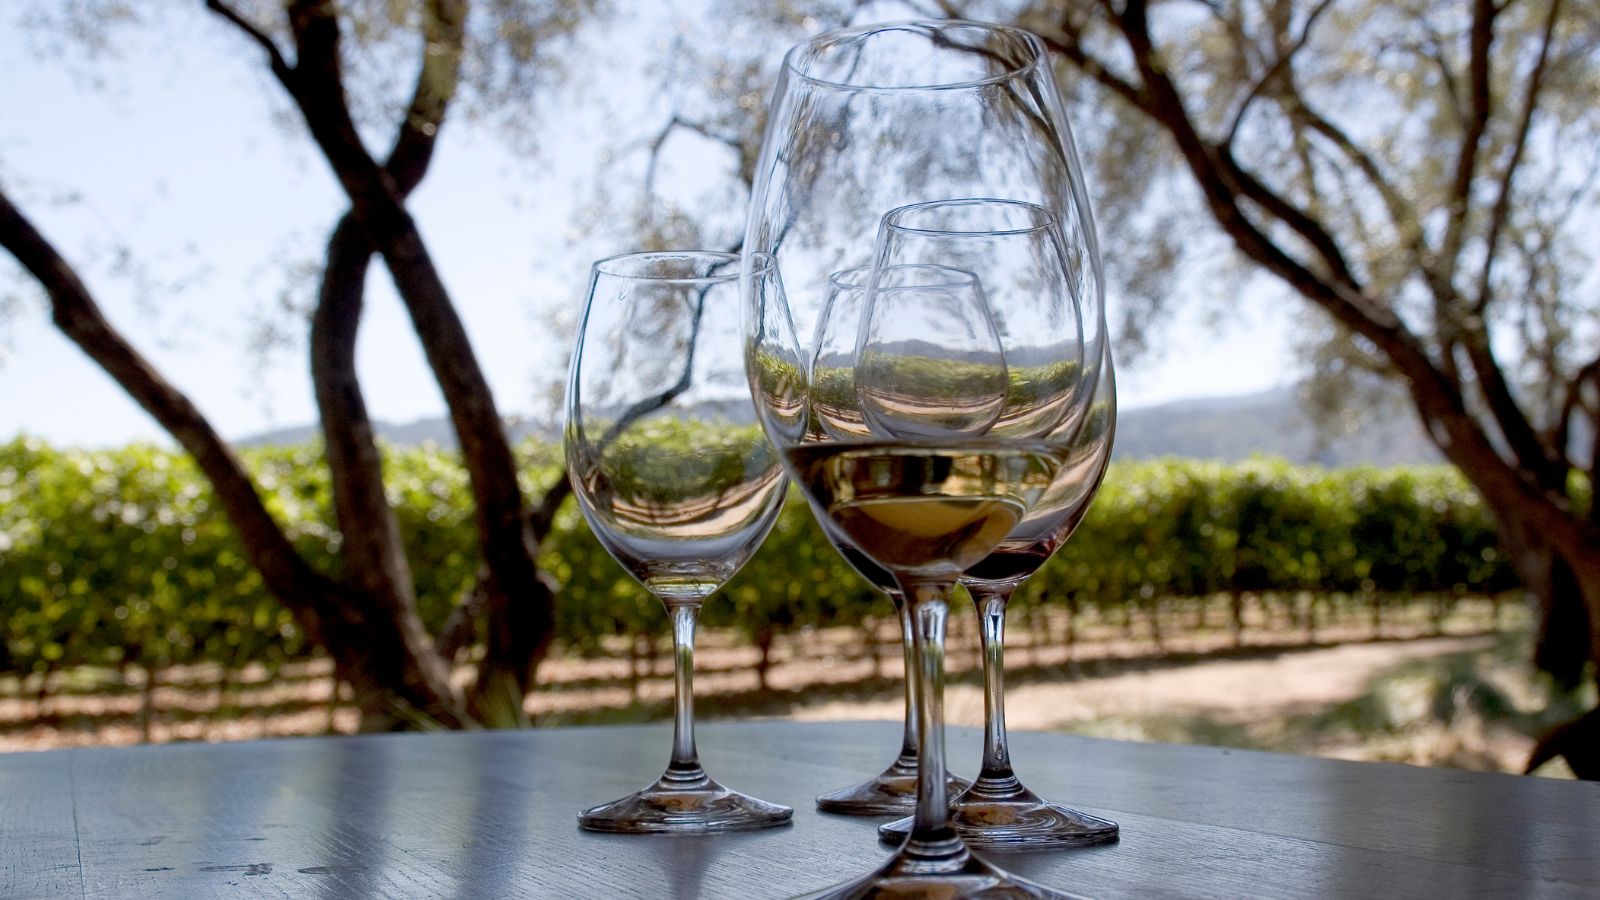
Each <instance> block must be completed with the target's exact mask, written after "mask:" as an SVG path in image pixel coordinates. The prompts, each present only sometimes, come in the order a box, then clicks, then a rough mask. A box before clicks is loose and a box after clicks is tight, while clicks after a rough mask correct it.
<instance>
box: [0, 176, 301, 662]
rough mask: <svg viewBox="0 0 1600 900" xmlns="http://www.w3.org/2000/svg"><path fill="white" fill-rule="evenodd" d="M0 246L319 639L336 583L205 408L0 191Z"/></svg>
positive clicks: (269, 582) (273, 588) (276, 591)
mask: <svg viewBox="0 0 1600 900" xmlns="http://www.w3.org/2000/svg"><path fill="white" fill-rule="evenodd" d="M0 246H4V247H5V248H6V250H7V251H9V252H10V253H11V255H12V256H14V257H15V258H16V260H17V262H19V263H21V264H22V267H23V268H25V269H26V270H27V271H28V272H29V273H30V274H31V275H33V277H34V278H36V279H38V281H39V284H40V285H42V286H43V287H44V289H45V293H46V294H47V295H48V296H49V298H50V307H51V314H52V317H53V319H54V321H55V323H56V326H57V327H58V328H60V329H61V331H62V333H63V334H65V335H66V336H67V337H69V338H71V339H72V341H73V343H75V344H77V345H78V347H79V348H80V349H82V350H83V352H84V353H86V354H88V355H89V357H90V358H91V359H93V360H94V361H95V362H96V363H98V364H99V365H100V367H101V368H102V369H104V370H105V372H106V373H107V374H108V375H110V376H111V377H112V378H113V379H115V380H116V382H117V383H118V384H119V385H121V386H122V388H123V390H125V391H127V392H128V394H129V396H131V397H133V399H134V400H135V401H136V402H137V403H138V404H139V406H140V407H141V408H143V409H144V410H145V412H147V413H149V414H150V415H151V417H153V418H154V419H155V420H156V421H157V422H160V423H161V426H162V427H163V428H165V429H166V430H167V431H168V432H169V433H171V434H172V436H173V437H174V438H176V439H177V441H178V443H179V444H180V445H182V447H183V448H184V450H186V451H187V452H188V453H189V454H190V455H191V456H192V457H194V460H195V463H196V464H197V465H198V466H199V467H200V470H201V471H202V472H204V473H205V475H206V478H207V479H208V480H209V481H210V482H211V485H212V487H213V489H214V490H215V491H216V493H217V499H218V500H219V501H220V502H221V504H222V507H223V510H224V511H225V512H226V513H227V515H228V520H229V521H230V522H232V523H233V526H234V528H235V529H236V530H237V531H238V534H239V538H240V540H241V541H242V542H243V544H244V547H245V551H246V552H247V553H248V554H249V556H250V562H251V564H252V565H254V566H255V567H256V569H257V570H258V571H260V572H261V577H262V580H263V581H264V582H265V583H266V585H267V589H268V590H270V591H272V593H273V594H274V595H275V596H277V597H280V598H282V600H283V602H284V603H285V604H286V605H288V606H289V607H290V608H291V609H292V610H293V611H294V613H295V617H296V619H297V620H298V621H299V622H300V623H301V625H302V626H304V627H305V629H306V631H307V632H308V633H309V635H310V636H311V638H312V639H313V640H315V641H322V640H324V639H325V637H326V636H325V634H324V630H325V629H324V622H323V620H322V618H321V617H320V615H319V614H318V611H317V609H316V607H315V606H314V605H313V604H312V602H311V600H312V598H313V597H314V596H319V595H324V594H326V593H327V592H328V590H329V589H330V587H331V585H332V583H331V581H330V580H329V579H328V578H327V577H326V576H324V575H322V574H321V573H319V572H317V571H316V570H315V569H313V568H312V567H311V565H310V564H309V563H307V562H306V560H305V559H304V557H302V556H301V555H300V554H299V552H298V551H296V550H295V549H294V545H293V544H292V543H291V542H290V541H289V538H288V536H287V535H286V534H285V533H284V531H283V529H282V528H281V527H280V526H279V525H278V523H277V521H276V520H274V519H273V518H272V515H271V514H270V513H269V512H267V509H266V506H265V505H264V504H263V503H262V501H261V496H260V495H259V494H258V493H256V488H255V483H254V482H253V481H252V480H251V479H250V476H249V475H248V474H246V472H245V470H244V465H243V464H242V463H241V462H240V461H239V458H238V457H237V456H236V455H235V454H234V452H233V449H232V448H231V447H229V446H228V444H227V443H226V442H224V441H223V440H222V437H221V436H220V435H218V434H217V432H216V430H215V429H214V428H212V426H211V423H210V422H208V421H207V420H206V418H205V416H204V415H203V414H202V413H201V412H200V410H199V409H198V408H197V407H196V406H195V405H194V403H193V402H192V401H190V400H189V398H188V397H187V396H185V395H184V394H183V392H181V391H180V390H178V389H177V388H176V387H174V386H173V385H172V384H170V383H169V382H168V381H167V380H166V379H165V378H163V377H162V376H161V374H160V373H159V372H157V371H156V370H155V369H154V368H153V367H152V366H151V365H150V364H149V362H148V361H147V360H145V358H144V357H143V356H142V355H140V353H139V352H138V351H137V350H135V349H134V348H133V346H132V345H130V344H129V343H128V342H127V340H126V339H124V338H123V337H122V335H121V334H120V333H119V332H118V331H117V330H116V328H115V327H113V326H112V325H111V323H110V322H108V321H107V320H106V319H105V316H104V315H103V314H102V313H101V311H100V308H99V305H98V304H96V302H95V300H94V298H93V296H92V295H91V294H90V293H89V289H88V288H87V287H86V286H85V285H84V283H83V281H82V280H81V279H80V278H79V277H78V274H77V272H76V271H74V270H73V268H72V266H71V264H70V263H68V262H67V261H66V260H65V259H64V258H62V256H61V255H60V253H58V252H57V251H56V249H55V247H54V246H52V245H51V244H50V242H49V241H48V239H46V238H45V237H44V235H42V234H40V233H39V231H38V230H37V229H36V228H35V227H34V226H33V224H32V223H31V222H29V221H28V219H27V218H26V217H25V216H24V215H23V214H22V212H21V211H20V210H18V209H17V208H16V207H15V206H14V205H12V203H11V200H10V198H9V197H7V196H6V195H5V193H4V192H3V191H0Z"/></svg>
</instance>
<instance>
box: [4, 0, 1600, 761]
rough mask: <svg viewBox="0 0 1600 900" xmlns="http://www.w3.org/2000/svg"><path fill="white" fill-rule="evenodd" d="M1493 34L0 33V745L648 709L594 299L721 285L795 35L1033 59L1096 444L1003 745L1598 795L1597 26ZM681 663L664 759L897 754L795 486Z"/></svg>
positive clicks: (355, 11)
mask: <svg viewBox="0 0 1600 900" xmlns="http://www.w3.org/2000/svg"><path fill="white" fill-rule="evenodd" d="M1483 6H1484V5H1483V4H1479V5H1477V6H1474V5H1473V4H1471V3H1467V2H1431V0H1411V2H1404V3H1399V4H1394V3H1377V2H1374V0H1321V2H1316V3H1309V2H1291V0H1237V2H1233V0H1218V2H1207V3H1178V2H1166V3H1153V4H1149V6H1148V9H1147V8H1146V7H1145V5H1144V4H1138V3H1134V4H1128V5H1126V6H1123V5H1118V4H1099V3H1091V2H1071V0H1059V2H1058V0H1034V2H1026V3H1021V2H1013V3H970V4H969V3H945V2H926V3H901V2H895V3H887V2H885V3H875V2H804V0H794V2H779V3H770V2H753V0H748V2H747V0H682V2H677V3H645V2H633V0H611V2H607V0H525V2H517V0H479V2H475V3H471V4H468V3H466V2H462V0H416V2H405V0H342V2H339V3H336V4H334V3H319V2H314V0H296V2H291V3H284V2H280V0H235V2H232V3H220V2H212V3H203V2H200V0H195V2H177V0H169V2H164V3H143V2H132V0H127V2H119V0H60V2H51V3H43V4H15V5H8V6H7V7H6V8H5V9H4V10H3V11H0V87H3V91H4V93H5V95H6V96H7V97H8V101H7V103H6V105H5V108H4V110H0V192H3V193H0V198H3V199H4V201H5V202H4V209H3V210H0V212H3V213H4V216H3V221H0V244H3V245H4V247H5V249H6V250H7V251H8V252H7V253H5V254H0V611H3V616H0V748H4V749H12V750H18V749H42V748H49V747H59V746H70V745H80V744H119V743H134V742H152V741H154V742H160V741H172V740H233V739H248V738H256V737H261V736H271V735H286V734H312V733H324V732H327V731H341V732H347V731H354V730H358V729H368V730H372V729H391V728H418V727H439V726H445V727H451V726H462V725H465V724H468V723H474V722H476V723H483V724H491V725H516V724H524V723H526V722H530V721H531V722H533V723H535V724H538V725H561V724H571V723H609V722H632V721H653V720H665V719H666V718H668V716H669V713H670V697H671V654H670V640H669V635H668V633H667V627H666V619H665V616H664V614H663V612H662V611H661V609H660V608H659V605H658V604H657V603H656V602H655V601H654V600H652V599H650V598H649V597H648V596H647V595H646V594H645V593H644V591H643V590H642V589H641V588H639V587H638V586H637V585H636V584H635V583H634V582H633V581H631V580H630V579H629V578H628V577H627V576H626V574H625V573H624V571H623V570H622V569H621V568H620V567H618V566H617V565H615V564H614V563H613V562H612V561H611V560H610V559H609V558H608V557H607V556H606V555H605V554H604V552H603V551H602V550H600V549H599V547H598V545H597V544H596V543H595V542H594V540H593V539H592V537H591V536H590V535H589V534H588V532H587V530H586V528H585V526H584V525H583V523H582V520H581V517H580V516H578V515H577V514H576V511H575V508H574V507H573V504H572V503H571V502H570V501H569V500H567V498H566V492H565V477H564V473H563V471H562V468H561V456H560V452H559V438H560V424H561V413H560V408H559V400H560V389H561V385H562V383H563V381H564V378H565V373H566V364H567V351H568V346H569V344H570V341H571V335H572V331H573V329H574V328H575V326H576V316H577V314H578V313H579V312H580V306H579V304H580V303H581V301H582V298H583V295H584V287H585V279H586V272H587V269H588V266H589V263H590V261H591V260H593V259H595V258H598V257H602V256H607V255H611V254H614V253H618V252H623V251H628V250H634V249H649V248H668V247H705V248H717V249H733V248H737V246H738V245H739V242H740V238H741V236H742V233H743V226H744V216H745V204H746V201H747V198H748V187H749V182H750V179H751V177H752V172H753V169H754V167H755V165H756V154H757V152H758V149H759V144H760V136H761V129H762V126H763V124H764V116H765V105H766V103H767V99H768V97H769V96H770V93H771V89H772V85H773V84H774V82H775V79H776V78H777V73H778V71H779V68H780V65H781V58H782V53H783V51H784V49H785V48H787V47H788V46H790V45H792V44H793V43H795V42H797V41H799V40H801V39H803V38H805V37H806V36H809V35H811V34H814V33H816V32H818V31H821V30H826V29H828V28H833V27H840V26H843V25H846V24H853V23H864V22H869V21H885V20H894V19H903V18H908V17H914V16H950V17H964V18H975V19H986V20H993V21H1007V22H1014V23H1018V24H1021V25H1022V26H1024V27H1027V28H1030V29H1032V30H1035V31H1037V32H1038V33H1039V34H1041V35H1042V36H1043V37H1044V38H1045V39H1046V42H1047V44H1048V45H1049V46H1050V47H1051V49H1052V50H1053V51H1054V53H1055V58H1056V60H1057V64H1058V77H1059V78H1060V80H1061V82H1062V84H1063V85H1064V86H1065V90H1066V93H1067V100H1068V106H1069V109H1070V110H1071V112H1072V115H1073V122H1074V124H1075V126H1076V127H1077V129H1078V135H1077V137H1078V140H1079V141H1080V149H1081V151H1082V153H1083V156H1084V158H1085V162H1086V168H1087V169H1088V174H1089V179H1090V181H1089V183H1090V187H1091V193H1092V194H1093V195H1094V197H1095V202H1096V204H1097V205H1096V214H1097V216H1098V217H1099V225H1100V229H1101V240H1102V246H1103V253H1104V256H1105V261H1106V268H1107V284H1108V304H1109V308H1110V310H1111V313H1112V317H1113V327H1114V330H1115V332H1116V341H1115V347H1116V349H1117V352H1118V368H1119V380H1120V384H1119V398H1120V402H1121V405H1122V410H1123V411H1122V414H1121V417H1120V420H1119V425H1118V432H1117V452H1116V456H1115V462H1114V463H1113V466H1112V468H1111V470H1110V473H1109V474H1108V476H1107V479H1106V484H1105V488H1104V489H1103V490H1102V492H1101V495H1100V497H1099V499H1098V500H1097V502H1096V505H1095V506H1094V508H1093V509H1092V511H1091V513H1090V515H1089V517H1088V519H1087V520H1086V521H1085V523H1084V525H1083V526H1082V527H1081V528H1080V530H1079V531H1078V533H1077V534H1076V535H1075V536H1074V538H1073V539H1072V541H1071V542H1070V543H1069V544H1068V545H1067V547H1066V548H1065V549H1064V550H1062V551H1061V552H1060V553H1059V554H1058V556H1057V558H1056V559H1054V560H1053V561H1052V562H1051V563H1049V564H1048V565H1047V566H1046V567H1045V568H1044V569H1043V570H1042V571H1041V572H1040V574H1039V575H1038V576H1037V577H1035V578H1034V579H1032V580H1031V581H1030V582H1029V583H1028V584H1027V586H1026V587H1024V589H1023V590H1022V591H1021V592H1020V593H1019V595H1018V599H1017V606H1016V607H1015V609H1016V614H1015V615H1013V616H1012V618H1011V623H1012V624H1011V628H1010V633H1009V635H1008V650H1009V652H1008V656H1007V660H1008V668H1009V670H1010V671H1009V673H1008V676H1009V677H1008V684H1009V687H1010V690H1009V693H1008V717H1009V724H1010V725H1011V727H1013V728H1025V729H1045V730H1069V731H1074V732H1079V733H1086V734H1094V735H1102V736H1110V737H1119V738H1131V739H1138V740H1161V741H1180V742H1201V743H1212V744H1222V745H1228V746H1236V747H1252V748H1261V749H1269V750H1278V751H1285V752H1294V753H1312V754H1323V755H1332V756H1341V757H1348V758H1357V759H1377V760H1393V761H1403V762H1410V763H1417V764H1426V765H1448V766H1460V767H1467V768H1475V769H1491V770H1504V771H1522V770H1523V769H1524V768H1525V767H1527V766H1528V765H1529V764H1530V763H1531V764H1533V767H1534V768H1535V769H1536V771H1537V772H1538V774H1541V775H1553V776H1563V777H1571V776H1572V775H1573V774H1574V772H1575V771H1576V772H1577V773H1578V774H1580V775H1588V776H1589V777H1600V764H1597V762H1596V759H1595V757H1596V753H1597V752H1600V750H1597V745H1600V724H1596V716H1595V714H1594V712H1593V710H1594V708H1595V704H1596V696H1595V679H1596V669H1595V658H1596V656H1597V653H1600V584H1597V579H1600V512H1597V511H1596V504H1595V503H1594V500H1593V492H1592V485H1593V482H1594V468H1595V465H1596V453H1595V447H1596V440H1597V438H1596V429H1595V422H1596V418H1597V414H1600V315H1597V314H1600V296H1597V288H1600V280H1597V278H1596V271H1595V267H1594V265H1593V262H1594V260H1593V245H1592V241H1585V240H1583V239H1582V238H1583V236H1584V235H1592V234H1593V226H1594V225H1595V224H1596V212H1597V209H1600V206H1597V200H1600V195H1597V190H1596V176H1597V173H1600V140H1596V138H1597V137H1600V135H1597V134H1596V131H1597V126H1600V108H1597V107H1596V106H1595V104H1593V102H1592V100H1593V97H1594V96H1595V93H1596V91H1597V90H1600V52H1597V48H1600V7H1597V6H1596V4H1595V3H1593V2H1580V0H1569V2H1566V3H1564V4H1563V3H1559V2H1546V0H1520V2H1518V0H1513V2H1511V3H1507V4H1503V5H1500V6H1493V5H1490V8H1489V9H1488V10H1486V9H1484V8H1482V7H1483ZM1152 35H1153V39H1151V38H1152ZM1141 36H1142V38H1141ZM363 229H365V230H363ZM407 241H410V243H406V242H407ZM407 247H409V248H412V249H411V251H406V249H405V248H407ZM417 247H421V248H423V250H424V251H425V252H423V253H421V254H420V256H419V254H418V253H416V252H413V251H414V250H415V248H417ZM68 268H70V269H71V271H72V272H73V273H75V276H74V277H67V276H65V275H63V272H65V271H66V270H67V269H68ZM308 363H309V364H308ZM491 397H492V400H490V398H491ZM463 435H466V436H467V439H466V440H463V439H462V436H463ZM564 501H565V502H564ZM704 623H705V631H704V632H703V634H702V638H701V646H702V647H703V652H702V653H701V654H700V657H699V678H698V679H697V685H696V687H697V690H698V693H699V696H700V698H701V699H700V702H699V704H698V711H699V712H700V714H701V715H703V716H708V717H754V716H763V717H792V718H805V719H847V718H879V719H895V718H898V717H899V715H900V711H901V710H900V687H899V678H900V655H899V644H898V635H897V633H896V631H895V622H894V616H893V611H892V609H891V608H890V607H889V605H888V603H887V602H886V601H885V600H884V599H883V598H882V597H881V596H880V595H876V594H875V593H874V592H873V591H872V590H871V589H870V588H869V587H868V586H867V585H866V583H865V582H863V581H861V580H860V579H859V578H857V577H856V576H854V575H853V574H852V573H851V572H850V571H849V570H848V569H847V568H846V567H845V565H844V564H843V562H842V561H841V560H839V559H838V558H837V557H836V556H835V555H834V553H833V551H832V550H831V549H830V548H829V547H828V545H827V543H826V541H825V540H824V539H823V538H822V536H821V534H820V533H819V532H818V531H817V530H816V528H815V526H814V524H813V523H812V522H811V521H810V515H809V512H808V511H807V510H806V509H805V506H804V504H803V503H801V502H798V501H797V500H796V499H795V498H791V503H790V504H789V506H788V508H787V509H786V510H785V512H784V515H783V517H782V519H781V521H780V523H779V525H778V527H777V529H776V530H775V531H774V533H773V534H772V536H771V538H770V539H769V540H768V542H767V544H766V546H764V548H763V550H762V551H761V553H760V554H759V555H758V556H757V557H756V559H755V560H754V561H753V562H751V563H750V564H749V565H748V566H747V567H746V569H745V570H744V571H743V572H742V573H741V574H740V575H739V576H738V577H737V578H736V580H735V581H734V582H733V583H731V584H730V585H729V586H728V587H727V589H726V590H725V591H724V592H723V593H722V594H721V595H719V596H718V597H714V598H713V599H712V600H711V601H710V602H709V603H708V604H707V606H706V609H705V618H704ZM976 651H977V629H976V623H975V620H974V618H973V617H972V615H971V613H970V610H966V609H962V610H960V611H959V612H958V614H957V615H956V616H955V617H954V618H953V620H952V640H951V652H950V665H951V669H952V676H951V687H950V689H949V694H948V697H947V704H946V705H947V713H948V716H949V718H950V720H951V721H954V722H957V723H965V724H979V723H981V719H982V710H983V704H982V697H981V692H980V691H979V689H978V687H977V683H978V682H977V666H978V655H977V652H976ZM1591 767H1594V768H1591Z"/></svg>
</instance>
